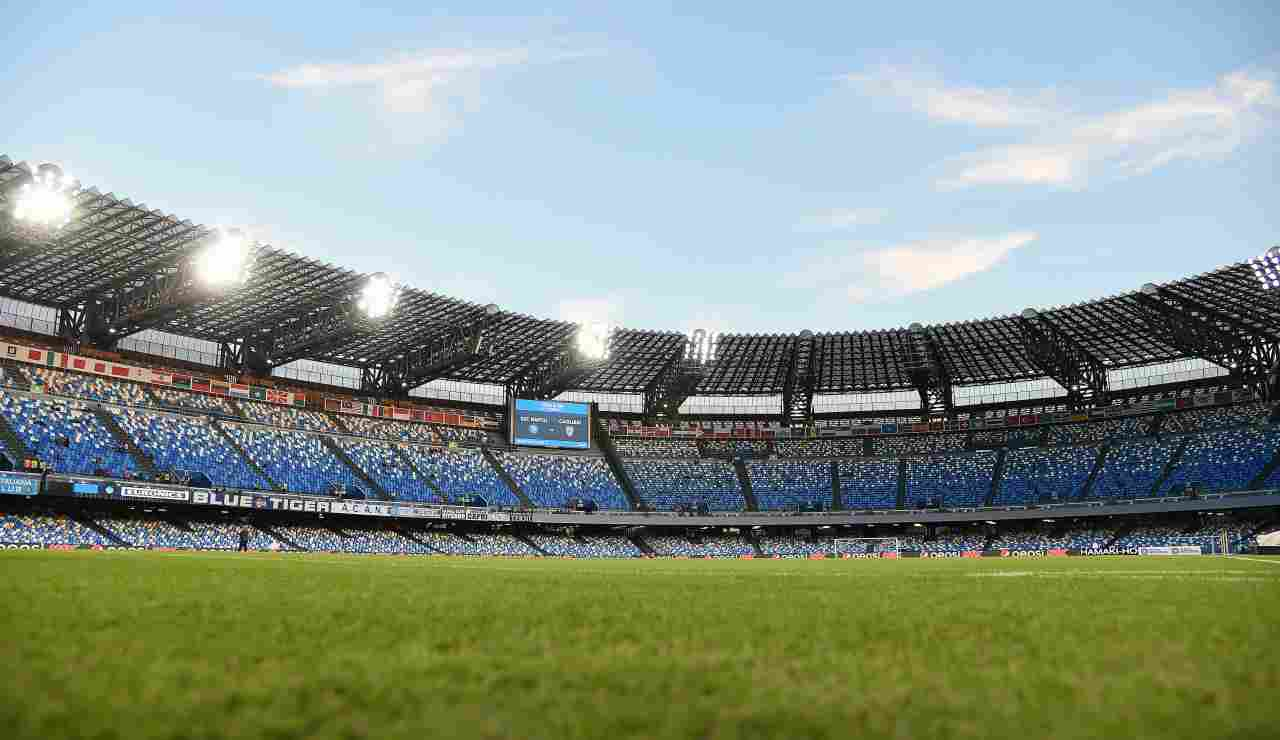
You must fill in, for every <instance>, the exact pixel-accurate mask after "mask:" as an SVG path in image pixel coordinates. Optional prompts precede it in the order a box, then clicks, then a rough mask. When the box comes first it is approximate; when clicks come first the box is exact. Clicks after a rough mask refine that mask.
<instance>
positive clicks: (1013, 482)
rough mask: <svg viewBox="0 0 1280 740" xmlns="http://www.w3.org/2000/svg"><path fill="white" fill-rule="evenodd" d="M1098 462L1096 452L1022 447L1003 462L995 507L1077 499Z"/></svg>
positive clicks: (1078, 448) (1091, 449)
mask: <svg viewBox="0 0 1280 740" xmlns="http://www.w3.org/2000/svg"><path fill="white" fill-rule="evenodd" d="M1097 460H1098V448H1097V447H1092V446H1088V445H1080V446H1074V447H1050V448H1040V447H1022V448H1019V449H1016V450H1009V451H1008V452H1007V453H1006V454H1005V458H1004V477H1003V479H1002V481H1001V486H1000V491H999V493H998V494H997V495H996V498H995V501H994V503H995V504H996V505H1027V504H1036V503H1044V502H1059V501H1068V500H1071V499H1076V498H1079V497H1080V493H1081V491H1082V490H1083V489H1084V486H1085V483H1087V482H1088V480H1089V473H1090V472H1092V471H1093V466H1094V464H1095V463H1097Z"/></svg>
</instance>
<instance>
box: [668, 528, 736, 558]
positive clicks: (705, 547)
mask: <svg viewBox="0 0 1280 740" xmlns="http://www.w3.org/2000/svg"><path fill="white" fill-rule="evenodd" d="M645 542H647V543H649V547H651V548H653V551H654V552H655V553H657V554H658V555H671V556H674V557H686V558H736V557H741V556H743V555H753V554H755V548H753V547H752V546H751V543H750V542H748V541H747V540H746V539H745V538H743V537H742V536H741V535H734V534H728V533H725V534H717V535H710V534H708V535H706V536H704V537H703V538H702V539H701V541H700V542H694V541H692V540H690V539H688V538H686V537H680V536H676V535H670V534H646V535H645Z"/></svg>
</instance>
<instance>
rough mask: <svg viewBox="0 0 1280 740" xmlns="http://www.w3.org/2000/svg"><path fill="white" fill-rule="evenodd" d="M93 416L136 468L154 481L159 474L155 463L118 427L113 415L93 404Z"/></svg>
mask: <svg viewBox="0 0 1280 740" xmlns="http://www.w3.org/2000/svg"><path fill="white" fill-rule="evenodd" d="M93 415H94V416H96V417H98V420H99V421H101V422H102V425H103V426H104V427H106V428H107V431H108V432H111V436H112V438H113V439H115V441H116V442H117V443H118V444H119V445H120V447H122V448H123V449H124V450H125V451H127V452H128V453H129V455H130V457H132V458H133V460H134V462H136V463H138V467H139V468H140V469H141V470H142V472H144V473H146V474H147V475H148V476H150V477H151V478H152V480H154V479H155V477H156V474H157V473H158V472H159V471H158V470H156V461H155V460H152V459H151V456H150V455H148V454H147V453H146V451H144V450H143V449H142V448H141V447H139V446H138V445H136V444H134V443H133V438H132V437H130V436H129V433H128V432H126V431H125V430H124V428H123V427H121V426H120V423H119V422H117V421H116V417H115V415H114V414H112V413H111V412H110V411H107V409H106V407H105V406H103V405H102V404H100V403H96V404H93Z"/></svg>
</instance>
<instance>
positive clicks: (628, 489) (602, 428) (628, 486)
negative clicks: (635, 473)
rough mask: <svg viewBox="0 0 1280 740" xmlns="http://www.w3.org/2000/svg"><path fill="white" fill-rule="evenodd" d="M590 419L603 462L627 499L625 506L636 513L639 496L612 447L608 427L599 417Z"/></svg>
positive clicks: (615, 449)
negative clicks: (594, 426) (593, 425)
mask: <svg viewBox="0 0 1280 740" xmlns="http://www.w3.org/2000/svg"><path fill="white" fill-rule="evenodd" d="M592 419H593V420H594V421H593V423H594V424H595V425H596V428H595V434H596V440H597V444H598V445H599V446H600V451H601V452H603V453H604V461H605V462H606V463H608V464H609V470H612V471H613V477H614V479H615V480H617V481H618V485H619V486H621V487H622V492H623V493H624V494H625V495H626V497H627V506H629V507H631V510H632V511H638V510H639V509H640V496H639V494H637V493H636V487H635V484H634V483H632V482H631V476H630V475H627V469H626V467H625V466H624V465H623V464H622V458H621V457H619V456H618V448H617V447H615V446H614V444H613V437H611V436H610V435H609V427H608V425H607V424H605V423H604V421H603V420H602V419H601V418H600V417H599V415H595V414H593V415H592Z"/></svg>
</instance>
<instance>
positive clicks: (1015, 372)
mask: <svg viewBox="0 0 1280 740" xmlns="http://www.w3.org/2000/svg"><path fill="white" fill-rule="evenodd" d="M30 175H31V168H30V167H29V166H28V165H26V164H23V163H17V162H13V161H11V160H10V159H8V158H7V157H0V213H3V214H4V215H3V216H0V295H3V296H6V297H12V298H16V299H19V300H22V301H26V302H29V303H34V304H38V305H44V306H49V307H54V308H59V309H64V310H68V309H77V308H82V307H83V306H84V304H86V303H87V302H94V301H101V300H104V299H113V298H116V299H119V297H120V296H125V295H129V294H130V291H134V292H137V291H139V290H142V289H143V288H145V287H146V286H148V285H162V283H158V282H156V281H158V280H160V281H162V280H163V279H165V277H166V276H172V275H174V274H179V273H181V271H182V269H183V265H184V264H186V263H188V262H190V261H191V260H192V259H193V257H194V255H195V254H196V253H197V252H198V250H200V249H202V248H203V247H204V246H205V245H206V244H208V243H209V241H210V239H211V238H213V236H214V233H213V230H212V229H210V228H208V227H205V226H201V225H198V224H193V223H191V222H190V221H187V220H183V219H181V218H179V217H177V216H173V215H169V214H166V213H162V212H160V211H156V210H152V209H148V208H147V207H146V206H145V205H141V204H135V203H133V202H131V201H130V200H128V199H127V198H121V197H118V196H116V195H113V194H111V193H102V192H100V191H98V190H97V189H94V188H87V189H82V190H79V191H78V192H77V194H76V195H75V209H74V212H73V215H72V218H71V221H70V222H69V223H68V224H67V225H66V226H65V227H63V228H62V229H60V230H58V231H56V232H42V231H38V230H33V229H31V228H28V227H26V226H25V225H23V224H20V223H18V222H17V221H16V220H15V219H13V218H12V217H10V215H9V214H10V212H11V211H12V201H13V199H14V197H15V194H16V190H17V188H16V186H17V185H18V184H20V183H21V182H23V181H25V180H28V179H29V178H30ZM253 249H254V250H255V257H256V260H255V262H254V267H253V269H252V272H251V274H250V277H248V279H247V280H246V281H245V282H244V283H243V284H242V285H240V286H238V287H236V288H234V289H231V290H229V291H227V292H225V293H221V294H207V295H206V294H200V295H197V296H195V297H194V298H189V299H188V300H186V301H185V302H178V303H177V304H175V306H173V307H172V310H169V311H167V312H164V313H161V314H156V315H157V316H160V317H161V318H160V319H157V320H155V321H153V322H152V323H151V324H149V325H148V326H147V328H155V329H159V330H162V331H166V332H170V333H173V334H178V335H182V336H190V337H195V338H200V339H205V340H210V341H214V342H236V341H246V340H249V341H251V339H252V337H253V336H255V335H257V334H262V333H270V332H277V333H280V332H285V331H287V330H289V329H290V327H293V328H294V329H297V328H298V327H303V328H305V329H306V331H310V330H311V327H310V325H309V324H306V322H307V321H309V320H311V319H309V318H308V317H314V316H317V315H320V314H322V313H323V312H325V311H328V310H333V309H334V308H335V307H341V306H342V305H344V304H345V302H348V301H350V300H351V296H352V294H353V293H355V292H356V291H358V290H359V287H360V286H361V285H362V284H363V283H364V281H365V280H366V278H367V277H368V276H366V275H362V274H358V273H355V272H353V271H351V270H347V269H343V268H340V267H336V266H333V265H329V264H325V263H322V262H317V261H315V260H311V259H308V258H305V257H302V256H300V255H297V254H293V253H290V252H287V251H283V250H281V249H277V248H274V247H270V246H264V245H255V246H254V247H253ZM139 305H142V304H139ZM486 308H487V307H485V306H480V305H477V304H474V303H470V302H467V301H464V300H459V299H455V298H450V297H447V296H441V295H437V294H434V293H428V292H425V291H420V290H416V289H412V288H406V289H405V290H404V291H403V292H402V294H401V296H400V301H399V304H398V306H397V308H396V311H395V312H394V314H393V315H392V316H391V317H390V318H389V319H387V320H386V321H383V322H380V323H370V324H367V325H360V326H356V327H354V328H352V329H350V330H349V331H347V332H345V333H335V334H333V335H332V336H330V337H329V339H330V341H327V342H324V343H313V344H312V345H306V346H311V347H312V349H309V350H307V351H306V352H304V353H301V354H299V355H298V357H306V358H309V359H315V360H320V361H324V362H330V363H334V364H339V365H346V366H352V367H367V366H369V365H372V364H376V363H379V362H385V361H388V360H390V359H392V358H397V357H401V356H403V355H405V354H406V353H409V352H412V351H414V350H415V349H419V348H421V347H423V346H426V345H428V344H430V343H431V342H433V341H436V340H437V339H438V338H439V337H440V336H442V335H444V334H446V333H448V332H449V331H452V330H454V329H457V328H458V327H464V326H468V325H471V324H473V323H474V322H477V321H480V320H481V319H482V318H483V317H484V315H485V311H486ZM300 322H301V323H300ZM304 324H306V326H305V327H304ZM486 326H487V334H486V337H487V339H486V342H487V347H488V351H486V352H484V353H480V354H475V355H468V357H467V358H466V359H465V360H464V361H461V362H458V363H455V364H453V365H451V366H449V367H448V369H447V371H445V372H442V373H439V374H438V375H436V376H435V377H446V378H450V379H455V380H465V381H474V382H483V383H497V384H504V383H509V382H511V381H512V380H513V379H514V378H516V377H517V376H519V375H520V373H521V372H523V371H524V370H525V369H526V368H528V367H531V366H533V365H536V364H537V363H538V362H540V361H541V360H540V358H545V357H546V356H547V355H548V353H550V352H553V351H555V350H556V349H557V348H564V347H566V346H570V345H571V344H572V340H573V336H574V332H575V331H576V327H575V326H574V325H573V324H570V323H566V322H561V321H554V320H549V319H539V318H534V317H529V316H525V315H521V314H517V313H513V312H509V311H499V312H498V313H497V314H496V316H494V317H493V319H492V321H491V322H490V323H488V324H487V325H486ZM134 330H137V329H136V328H135V329H134ZM1206 335H1207V336H1209V338H1210V339H1212V340H1214V341H1216V342H1217V343H1216V344H1213V342H1210V343H1209V344H1208V345H1206V344H1205V341H1207V340H1205V336H1206ZM1197 336H1199V339H1197ZM1277 340H1280V311H1277V303H1276V301H1275V299H1274V295H1273V294H1271V293H1269V292H1268V291H1265V290H1264V289H1263V287H1262V286H1261V285H1260V283H1259V281H1258V280H1257V279H1256V278H1255V276H1254V274H1253V273H1252V270H1251V268H1250V266H1249V265H1248V264H1247V263H1239V264H1234V265H1229V266H1227V267H1223V268H1221V269H1218V270H1215V271H1213V272H1210V273H1207V274H1203V275H1197V276H1194V277H1190V278H1187V279H1184V280H1179V281H1175V282H1172V283H1168V284H1164V285H1161V286H1159V287H1158V288H1157V289H1154V290H1150V289H1149V290H1147V291H1145V292H1144V291H1135V292H1133V293H1126V294H1123V295H1118V296H1114V297H1110V298H1104V299H1101V300H1095V301H1090V302H1087V303H1079V304H1073V305H1070V306H1061V307H1056V308H1050V309H1044V310H1040V311H1038V312H1027V313H1025V314H1022V315H1017V316H1012V315H1011V316H1001V317H996V318H990V319H983V320H975V321H962V322H956V323H948V324H941V325H933V326H927V327H913V328H911V329H906V328H903V329H888V330H878V331H856V332H837V333H824V334H817V335H809V334H808V333H804V334H792V335H782V334H772V335H755V334H725V335H721V336H720V337H718V341H717V345H716V348H715V354H714V359H711V360H709V361H707V362H706V363H705V364H703V365H702V366H701V367H700V368H699V369H698V374H697V379H696V389H695V390H694V392H695V393H699V394H708V395H757V394H760V395H763V394H780V393H787V392H788V389H789V388H794V386H795V384H796V383H797V382H798V381H797V379H798V378H799V377H801V375H803V378H804V382H805V383H806V384H807V386H806V387H808V388H809V392H810V393H859V392H876V391H888V390H905V389H912V388H915V389H920V388H921V387H922V381H921V375H920V372H921V368H922V367H926V365H928V366H930V367H932V368H933V369H932V370H929V372H931V373H932V374H933V375H935V376H938V377H941V378H944V379H945V381H946V382H947V383H948V384H949V385H967V384H992V383H1002V382H1014V381H1021V380H1029V379H1036V378H1044V377H1055V379H1058V378H1057V376H1058V375H1062V374H1064V372H1065V370H1064V368H1065V369H1078V368H1079V367H1081V366H1083V365H1090V366H1091V367H1101V368H1103V369H1106V370H1111V369H1116V368H1124V367H1133V366H1140V365H1148V364H1152V363H1158V362H1167V361H1172V360H1177V359H1182V358H1189V357H1206V358H1207V359H1210V360H1212V361H1215V362H1219V364H1223V358H1225V357H1226V356H1227V354H1229V352H1228V350H1231V348H1232V347H1237V346H1240V345H1244V344H1248V343H1250V342H1252V343H1254V344H1256V343H1257V342H1259V341H1263V342H1272V343H1274V342H1275V341H1277ZM687 344H688V342H687V340H686V338H685V337H684V336H683V335H681V334H678V333H672V332H653V331H636V330H616V331H615V332H614V333H613V335H612V336H611V338H610V350H611V351H610V354H609V357H608V359H607V360H606V361H605V362H603V363H602V364H600V365H599V366H598V367H595V368H594V369H592V370H591V371H590V372H587V373H585V374H581V373H580V374H578V375H577V376H575V377H574V380H573V386H572V387H573V388H575V389H581V390H588V391H600V392H623V393H628V392H630V393H643V392H649V391H651V390H652V387H653V385H654V384H655V383H658V382H659V381H662V382H666V380H665V379H667V378H669V377H670V376H671V375H672V371H673V368H674V367H675V366H679V365H681V364H684V365H686V366H687V365H689V364H690V363H689V354H690V353H689V351H688V348H687ZM304 345H305V343H303V344H299V345H298V346H304ZM1050 345H1052V346H1050ZM1210 345H1211V346H1210ZM1064 348H1065V349H1064ZM1064 351H1065V352H1068V354H1072V353H1073V354H1072V357H1073V358H1074V359H1070V358H1067V359H1064V357H1065V355H1063V354H1062V353H1063V352H1064ZM1215 351H1216V354H1215ZM1055 352H1056V353H1057V354H1056V355H1055V354H1054V353H1055ZM802 353H803V358H802V357H800V355H801V354H802ZM1054 357H1057V359H1054ZM929 363H932V365H929ZM1073 363H1074V364H1073ZM1068 366H1069V368H1068ZM1055 371H1057V372H1056V373H1055ZM1067 374H1069V373H1067Z"/></svg>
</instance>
